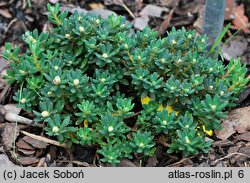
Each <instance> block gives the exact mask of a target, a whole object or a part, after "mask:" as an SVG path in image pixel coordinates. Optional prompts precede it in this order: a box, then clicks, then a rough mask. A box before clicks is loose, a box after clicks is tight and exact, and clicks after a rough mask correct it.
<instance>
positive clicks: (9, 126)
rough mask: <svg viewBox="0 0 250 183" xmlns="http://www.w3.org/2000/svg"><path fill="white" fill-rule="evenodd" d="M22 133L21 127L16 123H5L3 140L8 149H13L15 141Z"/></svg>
mask: <svg viewBox="0 0 250 183" xmlns="http://www.w3.org/2000/svg"><path fill="white" fill-rule="evenodd" d="M19 133H20V129H19V127H18V126H16V124H15V123H5V125H4V127H3V132H2V134H1V135H2V142H3V144H4V146H5V147H6V149H7V150H11V148H12V147H13V142H14V141H15V140H16V138H17V136H18V135H19Z"/></svg>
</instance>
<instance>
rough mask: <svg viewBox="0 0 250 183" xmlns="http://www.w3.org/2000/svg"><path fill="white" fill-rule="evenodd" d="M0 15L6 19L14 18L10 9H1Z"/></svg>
mask: <svg viewBox="0 0 250 183" xmlns="http://www.w3.org/2000/svg"><path fill="white" fill-rule="evenodd" d="M0 15H2V16H4V17H5V18H12V15H11V13H10V12H9V10H8V9H0Z"/></svg>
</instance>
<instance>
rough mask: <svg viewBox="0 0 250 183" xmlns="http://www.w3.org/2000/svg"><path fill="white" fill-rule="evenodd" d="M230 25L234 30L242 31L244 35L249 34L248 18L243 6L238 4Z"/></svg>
mask: <svg viewBox="0 0 250 183" xmlns="http://www.w3.org/2000/svg"><path fill="white" fill-rule="evenodd" d="M232 23H233V25H234V26H235V28H236V29H242V30H243V31H244V32H245V33H249V29H248V18H247V16H245V10H244V4H240V5H239V6H237V7H236V8H235V11H234V19H233V21H232Z"/></svg>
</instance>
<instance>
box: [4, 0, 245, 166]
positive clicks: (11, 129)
mask: <svg viewBox="0 0 250 183" xmlns="http://www.w3.org/2000/svg"><path fill="white" fill-rule="evenodd" d="M48 2H51V3H55V2H57V0H50V1H49V0H22V1H21V0H11V1H7V0H6V1H0V51H3V46H4V44H5V42H11V43H12V44H13V46H19V47H21V48H22V49H23V50H24V49H25V48H26V45H24V44H23V42H22V41H21V35H22V34H23V33H24V32H25V31H28V30H33V29H34V28H37V29H38V30H39V31H49V30H50V28H51V25H50V24H49V23H48V21H47V18H46V4H47V3H48ZM60 2H61V4H62V10H66V11H70V12H72V11H73V10H79V11H84V10H87V11H95V12H96V13H97V14H99V15H101V16H103V17H105V16H107V15H108V14H110V13H111V12H115V13H117V14H119V15H123V16H125V17H126V18H127V20H128V21H130V22H133V23H134V27H133V29H137V30H141V29H143V28H144V27H145V26H150V27H151V28H154V29H156V30H158V31H159V32H160V33H161V34H163V33H164V32H165V31H166V30H170V29H171V28H172V27H177V28H180V27H183V26H184V27H185V28H187V29H196V30H197V31H198V32H201V28H202V15H203V8H204V1H203V0H143V1H142V0H126V1H125V0H124V1H121V0H104V1H101V0H95V1H91V0H86V1H83V0H82V1H81V0H69V1H64V0H63V1H60ZM248 6H250V4H248ZM244 10H246V12H245V11H244ZM110 11H111V12H110ZM248 11H249V10H248V9H247V8H245V9H244V7H243V4H242V2H241V1H237V2H235V1H234V0H228V4H227V9H226V17H225V24H227V23H229V22H231V23H232V26H231V28H230V30H229V31H228V32H227V35H226V37H229V36H231V35H232V34H233V33H234V32H235V30H237V28H241V27H242V26H244V27H245V28H244V29H243V30H244V31H241V32H240V33H239V34H238V35H237V36H236V37H234V38H233V40H232V41H231V42H230V43H229V44H227V46H226V47H225V48H224V49H223V50H222V53H223V56H224V58H225V64H226V61H227V60H228V59H230V58H234V57H237V56H240V57H241V58H242V62H243V63H245V64H247V65H248V64H249V65H250V52H249V50H250V48H249V45H250V44H249V43H250V37H249V31H248V28H247V27H249V22H248V19H247V15H248V17H249V14H247V13H248ZM6 68H8V63H7V61H6V60H4V59H3V58H2V57H1V56H0V72H1V74H4V73H5V69H6ZM249 68H250V67H249ZM16 90H17V87H16V86H9V85H8V84H6V82H5V80H3V79H2V78H0V102H1V103H0V104H1V105H0V135H1V136H0V140H1V143H0V162H1V163H0V167H1V166H109V165H108V164H102V163H101V162H100V161H99V157H98V156H95V148H94V147H84V148H83V147H80V146H74V148H73V150H72V151H68V150H66V149H65V148H64V147H60V146H62V145H60V144H58V143H57V142H56V141H52V142H50V141H48V139H47V138H43V136H44V134H43V131H42V130H41V128H40V127H41V126H39V125H35V124H32V125H25V124H19V125H18V126H16V124H15V123H13V120H12V119H10V118H9V117H8V116H7V113H8V112H12V113H15V114H19V115H20V116H24V117H26V118H27V114H26V113H25V112H24V111H20V110H19V109H17V108H16V107H15V105H14V104H12V103H13V101H12V96H13V93H14V92H15V91H16ZM249 90H250V89H249V88H247V89H246V91H245V92H243V94H242V95H241V96H240V100H239V105H238V109H235V110H233V111H232V112H231V113H230V114H229V118H228V119H227V120H225V121H224V122H223V123H222V126H223V130H222V131H220V132H216V133H215V134H214V135H213V136H212V137H209V138H211V139H212V140H213V145H212V149H211V151H210V153H209V154H207V155H204V154H198V155H196V156H192V157H189V158H182V157H181V156H180V155H168V154H166V152H165V151H164V148H163V147H161V146H160V147H158V148H157V156H156V157H150V158H149V159H148V160H147V162H146V163H145V164H144V165H143V166H201V167H206V166H217V167H221V166H233V167H235V166H248V167H249V166H250V131H249V130H250V124H249V123H250V122H249V115H250V112H249V111H250V108H249V107H248V105H249V101H250V100H249ZM25 120H27V119H24V121H25ZM11 121H12V122H11ZM25 132H30V133H25ZM34 134H36V136H34ZM13 142H15V143H13ZM51 143H54V145H52V144H51ZM139 159H140V158H138V159H135V160H132V161H131V160H126V159H125V160H123V161H122V162H121V164H120V165H118V166H141V165H140V161H139ZM13 163H14V164H13Z"/></svg>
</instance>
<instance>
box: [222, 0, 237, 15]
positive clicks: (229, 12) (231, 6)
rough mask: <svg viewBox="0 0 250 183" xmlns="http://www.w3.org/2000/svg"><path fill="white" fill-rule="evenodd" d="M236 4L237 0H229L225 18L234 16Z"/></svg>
mask: <svg viewBox="0 0 250 183" xmlns="http://www.w3.org/2000/svg"><path fill="white" fill-rule="evenodd" d="M235 5H236V3H235V0H227V4H226V9H225V16H224V19H225V20H231V19H233V18H234V11H235Z"/></svg>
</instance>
